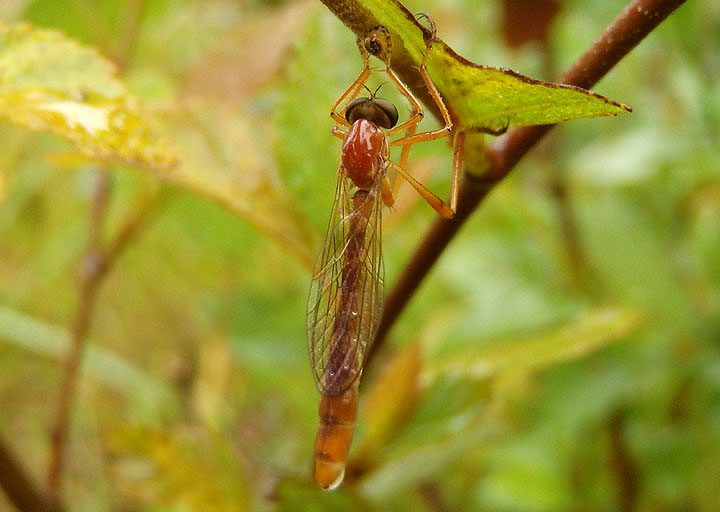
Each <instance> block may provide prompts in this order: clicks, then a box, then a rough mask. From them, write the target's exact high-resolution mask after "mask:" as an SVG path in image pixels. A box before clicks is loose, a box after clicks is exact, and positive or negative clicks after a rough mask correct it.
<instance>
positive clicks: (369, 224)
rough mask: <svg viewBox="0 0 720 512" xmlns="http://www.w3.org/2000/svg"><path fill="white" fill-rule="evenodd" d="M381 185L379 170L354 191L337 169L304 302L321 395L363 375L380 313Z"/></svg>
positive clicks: (339, 389)
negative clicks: (325, 226)
mask: <svg viewBox="0 0 720 512" xmlns="http://www.w3.org/2000/svg"><path fill="white" fill-rule="evenodd" d="M381 184H382V173H378V178H377V179H376V183H375V184H373V186H372V188H371V189H370V190H368V191H365V190H357V189H355V188H354V186H353V185H352V182H351V181H350V179H348V178H347V176H346V175H345V172H344V169H343V168H342V166H341V167H340V169H339V171H338V185H337V190H336V192H335V201H334V203H333V207H332V213H331V215H330V223H329V224H328V230H327V233H326V235H325V243H324V244H323V248H322V252H321V253H320V255H319V256H318V259H317V261H316V262H315V268H314V269H313V280H312V284H311V286H310V296H309V298H308V306H307V334H308V344H309V349H310V360H311V363H312V368H313V373H314V375H315V380H316V382H317V386H318V389H319V390H320V392H321V393H322V394H323V395H328V396H336V395H339V394H340V393H342V392H344V391H345V390H346V389H347V388H348V387H349V386H350V385H351V384H352V383H353V381H354V380H355V379H356V378H357V377H358V376H359V375H360V373H362V368H363V364H364V363H365V357H366V355H367V353H368V350H369V349H370V346H371V345H372V343H373V341H374V339H375V334H376V332H377V327H378V323H379V321H380V316H381V314H382V303H383V263H382V255H381V238H382V237H381V224H382V211H381V210H382V201H381V199H380V187H381Z"/></svg>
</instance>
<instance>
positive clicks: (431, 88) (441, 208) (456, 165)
mask: <svg viewBox="0 0 720 512" xmlns="http://www.w3.org/2000/svg"><path fill="white" fill-rule="evenodd" d="M419 16H422V17H424V18H426V19H427V20H428V22H429V23H430V35H429V36H428V37H426V39H425V41H426V49H425V53H424V54H423V58H422V62H421V63H420V67H419V68H418V71H419V72H420V76H421V77H422V79H423V82H424V83H425V86H426V87H427V90H428V93H430V96H431V97H432V99H433V101H435V105H436V106H437V107H438V109H439V110H440V114H441V115H442V118H443V121H444V122H445V126H444V127H443V128H440V129H437V130H431V131H427V132H422V133H415V130H416V129H417V125H418V123H419V122H420V120H421V119H422V117H423V111H422V107H421V106H420V104H419V102H418V100H417V98H415V96H414V95H413V94H412V92H410V91H409V90H408V89H407V87H406V86H405V84H403V83H402V81H401V80H400V79H399V78H398V77H397V76H396V75H395V73H394V72H393V71H392V70H391V69H390V68H389V67H388V69H387V71H386V72H387V73H388V76H389V77H390V78H391V79H392V80H393V82H395V84H396V85H397V86H398V89H399V90H400V92H401V93H402V94H403V95H404V96H405V97H406V98H407V99H408V100H409V101H410V103H411V104H412V105H413V107H414V108H415V109H417V114H416V115H414V116H411V118H410V119H408V121H406V122H405V123H403V124H401V125H398V126H396V127H395V128H393V129H392V130H390V132H389V133H390V134H392V133H397V132H399V131H402V129H407V132H406V133H405V136H404V137H402V138H400V139H396V140H394V141H392V142H391V143H390V145H391V146H402V147H403V149H402V153H401V156H400V163H399V165H395V166H394V167H395V168H396V170H397V171H398V172H399V173H400V174H401V175H402V176H403V178H405V179H406V180H407V181H408V183H410V184H411V185H412V186H413V188H415V190H417V192H418V193H419V194H420V195H421V196H422V197H423V198H424V199H425V200H426V201H427V202H428V204H430V206H432V207H433V209H435V211H437V212H438V213H439V214H440V215H442V216H443V217H445V218H447V219H451V218H453V217H454V216H455V212H456V211H457V199H458V191H459V186H460V169H461V164H462V156H463V148H464V144H465V133H464V132H458V133H456V134H455V136H454V140H453V164H452V182H451V188H450V204H447V203H446V202H445V201H443V200H442V199H440V198H439V197H438V196H437V195H435V194H434V193H433V192H431V191H430V190H428V188H427V187H425V186H424V185H423V184H422V183H420V182H419V181H418V180H416V179H415V178H414V177H413V176H412V175H410V174H409V173H408V172H407V171H406V170H405V166H406V163H407V158H408V154H409V152H410V147H411V146H412V145H413V144H415V143H417V142H423V141H430V140H436V139H439V138H442V137H444V136H445V135H448V134H450V133H451V132H452V129H453V122H452V118H451V117H450V112H449V111H448V109H447V107H446V106H445V102H444V101H443V99H442V97H441V96H440V93H439V92H438V90H437V88H436V87H435V84H434V83H433V82H432V80H431V79H430V75H428V72H427V67H426V62H427V58H428V54H429V53H430V50H431V49H432V43H433V39H434V38H435V32H436V27H435V22H434V21H433V19H432V18H431V17H430V16H428V15H427V14H424V13H421V14H420V15H419ZM396 188H397V185H396Z"/></svg>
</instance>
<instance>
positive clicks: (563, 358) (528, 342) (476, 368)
mask: <svg viewBox="0 0 720 512" xmlns="http://www.w3.org/2000/svg"><path fill="white" fill-rule="evenodd" d="M642 323H643V316H642V314H641V313H639V312H637V311H633V310H626V309H612V308H603V309H597V310H594V311H590V312H588V313H586V314H585V315H584V316H582V317H580V318H578V319H577V320H576V321H574V322H573V323H571V324H568V325H564V326H561V327H559V328H554V329H552V330H550V331H548V332H545V333H541V334H539V335H537V336H531V337H528V338H523V339H520V340H516V341H509V342H506V343H503V344H502V346H493V347H492V348H490V349H485V350H482V349H481V350H475V351H473V353H467V351H463V352H462V353H460V354H456V355H454V356H452V357H450V358H449V359H447V360H445V361H442V362H438V363H436V364H437V365H436V366H435V368H434V369H432V370H431V372H430V373H431V376H440V375H449V374H450V375H461V376H466V377H474V378H478V379H486V378H493V377H501V376H503V375H510V374H518V373H530V372H535V371H540V370H543V369H546V368H548V367H552V366H554V365H557V364H561V363H564V362H567V361H572V360H574V359H580V358H582V357H584V356H586V355H588V354H590V353H592V352H594V351H596V350H598V349H600V348H602V347H604V346H607V345H609V344H611V343H613V342H616V341H620V340H622V339H625V338H627V336H628V335H629V334H630V333H632V332H633V331H635V330H636V329H637V328H638V327H639V326H640V325H641V324H642Z"/></svg>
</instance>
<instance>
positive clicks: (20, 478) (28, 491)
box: [0, 437, 65, 512]
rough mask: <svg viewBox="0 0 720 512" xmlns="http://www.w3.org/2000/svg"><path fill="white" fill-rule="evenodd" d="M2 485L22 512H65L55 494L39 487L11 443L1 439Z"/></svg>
mask: <svg viewBox="0 0 720 512" xmlns="http://www.w3.org/2000/svg"><path fill="white" fill-rule="evenodd" d="M0 485H1V486H2V487H3V488H4V489H5V492H6V494H7V497H8V498H9V499H10V502H11V503H12V504H13V505H15V507H17V509H18V510H20V511H22V512H38V511H43V512H63V511H64V510H65V508H64V507H63V506H62V505H61V504H60V503H58V502H57V501H56V499H55V497H54V495H53V494H49V493H46V492H45V490H44V489H42V488H40V487H38V486H37V485H36V484H35V482H34V481H33V479H32V478H31V477H30V475H28V474H27V473H26V471H25V468H23V466H22V465H21V464H20V462H19V461H18V460H17V458H16V457H15V455H14V454H13V453H12V452H11V451H10V447H9V443H7V442H6V441H5V439H4V438H2V437H0Z"/></svg>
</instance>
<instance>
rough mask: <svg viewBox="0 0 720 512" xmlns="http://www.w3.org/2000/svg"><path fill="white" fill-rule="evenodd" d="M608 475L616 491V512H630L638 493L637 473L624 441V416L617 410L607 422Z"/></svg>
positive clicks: (633, 507)
mask: <svg viewBox="0 0 720 512" xmlns="http://www.w3.org/2000/svg"><path fill="white" fill-rule="evenodd" d="M607 429H608V437H609V445H610V446H609V450H610V460H609V469H610V474H611V476H612V478H613V480H614V481H615V487H616V489H617V510H619V511H620V512H632V511H633V510H635V502H636V499H637V493H638V473H637V469H636V467H635V461H634V460H633V458H632V456H631V454H630V452H629V451H628V447H627V442H626V441H625V414H624V412H623V411H622V410H620V409H618V410H616V411H615V412H613V413H612V414H611V415H610V418H609V419H608V422H607Z"/></svg>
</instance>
